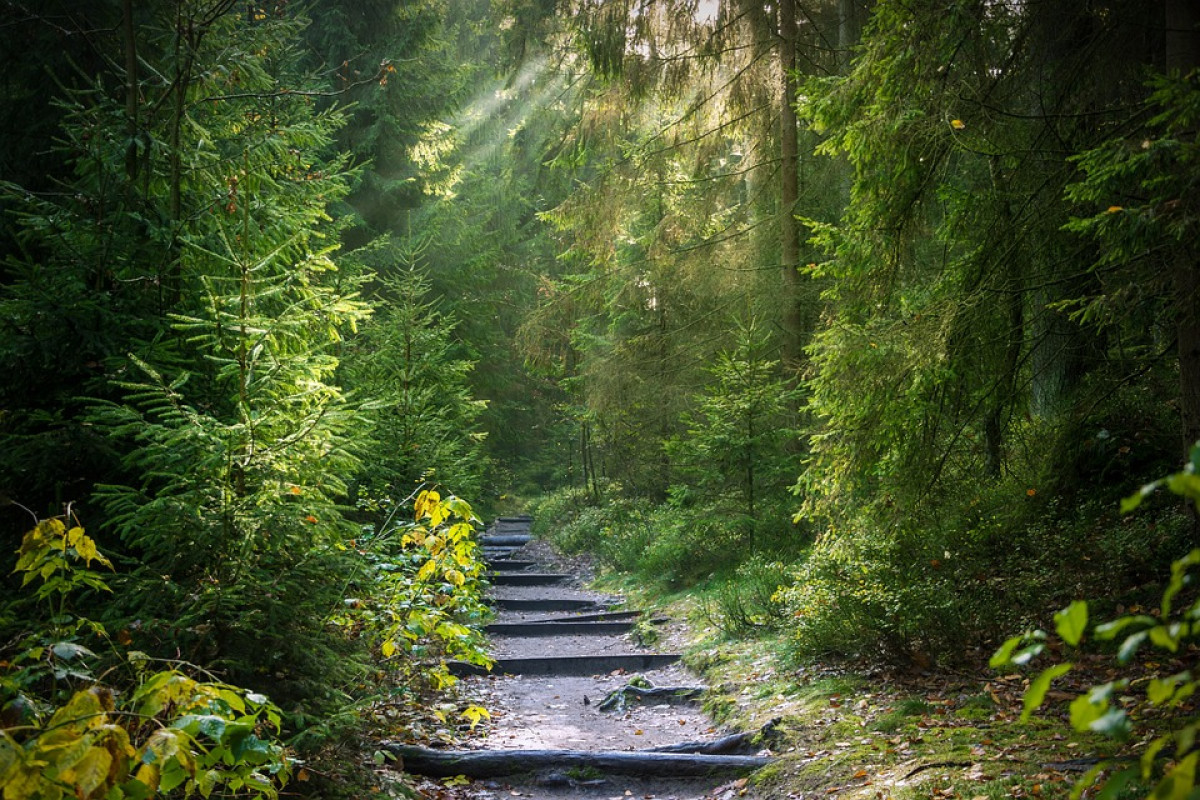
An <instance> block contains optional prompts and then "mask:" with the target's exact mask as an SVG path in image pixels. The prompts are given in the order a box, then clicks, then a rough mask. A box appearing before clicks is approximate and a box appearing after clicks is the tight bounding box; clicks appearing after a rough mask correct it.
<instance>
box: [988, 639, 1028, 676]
mask: <svg viewBox="0 0 1200 800" xmlns="http://www.w3.org/2000/svg"><path fill="white" fill-rule="evenodd" d="M1023 641H1025V636H1024V635H1021V636H1013V637H1011V638H1009V639H1006V640H1005V642H1004V644H1002V645H1000V648H999V649H998V650H996V652H995V653H993V654H992V658H991V660H990V661H988V666H989V667H991V668H992V669H1001V668H1002V667H1007V666H1009V665H1010V664H1012V655H1013V653H1014V652H1015V651H1016V649H1017V648H1018V647H1020V646H1021V642H1023Z"/></svg>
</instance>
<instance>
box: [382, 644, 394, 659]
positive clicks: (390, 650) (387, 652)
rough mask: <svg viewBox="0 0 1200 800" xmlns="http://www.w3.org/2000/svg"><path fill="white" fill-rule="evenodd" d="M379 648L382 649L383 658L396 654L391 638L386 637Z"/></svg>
mask: <svg viewBox="0 0 1200 800" xmlns="http://www.w3.org/2000/svg"><path fill="white" fill-rule="evenodd" d="M380 649H381V650H383V657H384V658H391V657H392V656H394V655H396V643H395V642H393V641H392V640H391V639H388V640H387V641H386V642H384V643H383V647H381V648H380Z"/></svg>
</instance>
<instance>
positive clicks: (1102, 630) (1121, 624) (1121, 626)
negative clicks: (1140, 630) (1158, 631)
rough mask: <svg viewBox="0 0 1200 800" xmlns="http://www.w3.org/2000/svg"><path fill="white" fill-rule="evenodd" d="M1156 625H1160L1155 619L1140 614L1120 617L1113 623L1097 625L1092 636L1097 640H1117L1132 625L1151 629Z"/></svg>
mask: <svg viewBox="0 0 1200 800" xmlns="http://www.w3.org/2000/svg"><path fill="white" fill-rule="evenodd" d="M1156 624H1158V620H1156V619H1154V617H1148V616H1146V615H1145V614H1139V615H1137V616H1131V617H1119V618H1118V619H1114V620H1113V621H1111V622H1105V623H1103V624H1101V625H1097V626H1096V627H1095V629H1093V630H1092V635H1094V636H1095V637H1096V638H1097V639H1100V640H1103V641H1108V640H1110V639H1115V638H1117V635H1118V634H1119V633H1121V631H1123V630H1125V629H1126V628H1128V627H1129V626H1130V625H1145V626H1146V627H1150V626H1152V625H1156Z"/></svg>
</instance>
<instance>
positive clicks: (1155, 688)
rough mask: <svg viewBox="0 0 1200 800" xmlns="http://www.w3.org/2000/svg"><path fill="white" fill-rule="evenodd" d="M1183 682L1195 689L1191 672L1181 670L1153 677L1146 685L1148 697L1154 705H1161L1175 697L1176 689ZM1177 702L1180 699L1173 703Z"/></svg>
mask: <svg viewBox="0 0 1200 800" xmlns="http://www.w3.org/2000/svg"><path fill="white" fill-rule="evenodd" d="M1181 684H1183V685H1185V686H1191V688H1192V691H1193V692H1194V691H1195V683H1194V682H1193V681H1192V674H1191V673H1190V672H1180V673H1178V674H1176V675H1171V676H1169V677H1166V678H1151V679H1150V683H1149V684H1148V685H1147V686H1146V698H1147V699H1148V700H1149V701H1150V702H1151V703H1152V704H1153V705H1156V706H1160V705H1162V704H1163V703H1166V702H1167V701H1169V700H1171V699H1172V698H1173V697H1175V692H1176V689H1177V688H1178V687H1179V686H1180V685H1181ZM1189 694H1191V692H1189ZM1177 703H1178V700H1176V701H1174V702H1172V705H1176V704H1177Z"/></svg>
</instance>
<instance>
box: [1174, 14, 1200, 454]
mask: <svg viewBox="0 0 1200 800" xmlns="http://www.w3.org/2000/svg"><path fill="white" fill-rule="evenodd" d="M1166 24H1167V33H1166V67H1167V72H1168V73H1178V74H1180V75H1187V74H1189V73H1191V72H1192V71H1193V70H1195V69H1196V68H1197V67H1198V66H1200V4H1197V3H1196V2H1195V0H1167V3H1166ZM1184 200H1185V202H1190V200H1189V199H1188V198H1184ZM1173 272H1174V275H1173V276H1172V277H1173V279H1174V281H1173V282H1174V286H1175V298H1176V303H1177V304H1178V306H1179V317H1178V321H1177V324H1176V336H1177V339H1178V347H1179V384H1180V416H1181V423H1182V425H1181V427H1182V432H1183V448H1184V453H1185V455H1186V453H1187V452H1188V451H1189V450H1190V449H1191V446H1192V445H1193V444H1195V443H1196V441H1197V440H1200V265H1198V264H1197V263H1196V252H1195V248H1194V247H1193V246H1192V245H1191V243H1190V242H1185V243H1182V244H1181V245H1180V247H1179V249H1178V251H1177V252H1176V254H1175V263H1174V265H1173Z"/></svg>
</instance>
